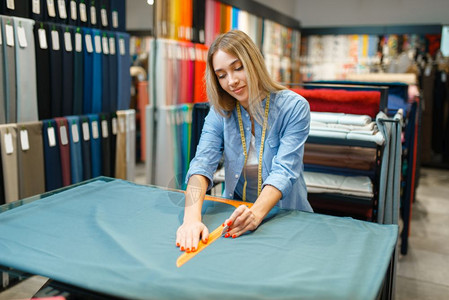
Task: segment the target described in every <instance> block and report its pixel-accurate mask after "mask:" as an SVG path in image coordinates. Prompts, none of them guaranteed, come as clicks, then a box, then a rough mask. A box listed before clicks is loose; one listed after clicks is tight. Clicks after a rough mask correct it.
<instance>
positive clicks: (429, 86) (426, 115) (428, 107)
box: [420, 65, 436, 164]
mask: <svg viewBox="0 0 449 300" xmlns="http://www.w3.org/2000/svg"><path fill="white" fill-rule="evenodd" d="M435 73H436V68H435V67H432V66H431V65H429V66H428V67H426V69H425V71H424V72H423V75H422V93H423V97H422V101H423V113H422V134H421V139H422V140H421V143H420V147H421V151H420V152H421V161H422V163H423V164H425V163H429V162H431V161H432V117H433V96H434V94H433V91H434V84H435Z"/></svg>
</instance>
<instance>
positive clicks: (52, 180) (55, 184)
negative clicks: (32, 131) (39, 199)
mask: <svg viewBox="0 0 449 300" xmlns="http://www.w3.org/2000/svg"><path fill="white" fill-rule="evenodd" d="M42 124H43V128H42V132H43V143H44V161H45V191H47V192H48V191H52V190H55V189H58V188H60V187H62V186H63V182H62V170H61V155H60V152H59V139H58V137H57V128H56V122H55V120H43V121H42ZM51 133H53V135H52V136H50V134H51ZM50 137H53V138H54V144H50V141H51V139H50Z"/></svg>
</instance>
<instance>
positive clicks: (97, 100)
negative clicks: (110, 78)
mask: <svg viewBox="0 0 449 300" xmlns="http://www.w3.org/2000/svg"><path fill="white" fill-rule="evenodd" d="M98 37H99V38H100V41H101V31H100V30H98V29H92V41H93V46H94V52H93V56H92V109H91V112H92V113H100V112H101V111H102V105H101V101H102V87H103V82H102V77H103V75H102V66H101V65H102V60H103V52H102V49H101V42H100V46H99V48H98V49H97V46H96V45H95V44H96V43H95V39H96V38H98ZM98 52H99V53H98ZM105 76H106V75H105Z"/></svg>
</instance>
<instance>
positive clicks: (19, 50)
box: [14, 18, 39, 122]
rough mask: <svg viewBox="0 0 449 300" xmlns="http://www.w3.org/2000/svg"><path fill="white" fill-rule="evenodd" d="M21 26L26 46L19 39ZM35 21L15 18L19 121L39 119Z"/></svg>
mask: <svg viewBox="0 0 449 300" xmlns="http://www.w3.org/2000/svg"><path fill="white" fill-rule="evenodd" d="M19 27H23V28H24V29H25V37H26V43H27V45H26V47H21V46H20V44H19V42H18V41H19V39H18V30H19ZM33 27H34V21H33V20H28V19H23V18H14V33H15V40H16V41H17V45H16V47H15V48H16V87H17V122H32V121H37V120H38V119H39V117H38V109H37V85H36V55H35V50H34V34H33Z"/></svg>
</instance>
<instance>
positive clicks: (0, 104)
mask: <svg viewBox="0 0 449 300" xmlns="http://www.w3.org/2000/svg"><path fill="white" fill-rule="evenodd" d="M0 23H1V22H0ZM0 35H1V39H0V44H1V45H0V124H4V123H6V114H5V112H6V100H5V97H6V95H5V83H4V80H5V78H4V70H3V68H4V63H3V60H4V53H3V44H4V43H5V39H4V36H5V35H4V33H3V30H2V26H0Z"/></svg>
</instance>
